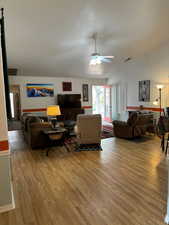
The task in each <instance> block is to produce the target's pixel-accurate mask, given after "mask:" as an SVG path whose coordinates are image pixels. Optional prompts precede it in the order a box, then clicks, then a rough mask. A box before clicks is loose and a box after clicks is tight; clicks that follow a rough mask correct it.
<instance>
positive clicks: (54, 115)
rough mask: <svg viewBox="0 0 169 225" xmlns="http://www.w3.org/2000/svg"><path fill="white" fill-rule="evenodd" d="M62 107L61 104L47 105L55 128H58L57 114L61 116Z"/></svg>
mask: <svg viewBox="0 0 169 225" xmlns="http://www.w3.org/2000/svg"><path fill="white" fill-rule="evenodd" d="M60 115H61V112H60V107H59V105H51V106H48V107H47V116H49V117H50V121H51V122H52V125H53V128H54V129H55V128H57V127H58V126H56V124H57V116H60Z"/></svg>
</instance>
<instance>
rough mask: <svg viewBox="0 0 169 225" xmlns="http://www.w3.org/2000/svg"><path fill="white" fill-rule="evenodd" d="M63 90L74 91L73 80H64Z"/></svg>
mask: <svg viewBox="0 0 169 225" xmlns="http://www.w3.org/2000/svg"><path fill="white" fill-rule="evenodd" d="M62 89H63V91H72V82H62Z"/></svg>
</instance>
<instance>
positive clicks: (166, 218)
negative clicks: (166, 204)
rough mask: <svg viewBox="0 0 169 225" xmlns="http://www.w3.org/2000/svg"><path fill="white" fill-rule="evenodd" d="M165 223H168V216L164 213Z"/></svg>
mask: <svg viewBox="0 0 169 225" xmlns="http://www.w3.org/2000/svg"><path fill="white" fill-rule="evenodd" d="M165 223H166V224H169V216H168V215H166V217H165Z"/></svg>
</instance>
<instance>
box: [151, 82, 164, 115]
mask: <svg viewBox="0 0 169 225" xmlns="http://www.w3.org/2000/svg"><path fill="white" fill-rule="evenodd" d="M156 87H157V89H158V91H159V97H158V98H157V99H156V100H155V101H154V102H153V104H154V105H160V116H161V109H162V107H161V91H162V89H163V87H164V86H163V85H162V84H157V86H156Z"/></svg>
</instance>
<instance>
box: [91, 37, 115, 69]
mask: <svg viewBox="0 0 169 225" xmlns="http://www.w3.org/2000/svg"><path fill="white" fill-rule="evenodd" d="M92 39H93V40H94V53H92V54H91V57H90V65H98V64H101V63H111V62H112V60H113V58H114V56H103V55H100V54H99V53H98V52H97V43H96V40H97V33H94V34H93V35H92Z"/></svg>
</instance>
